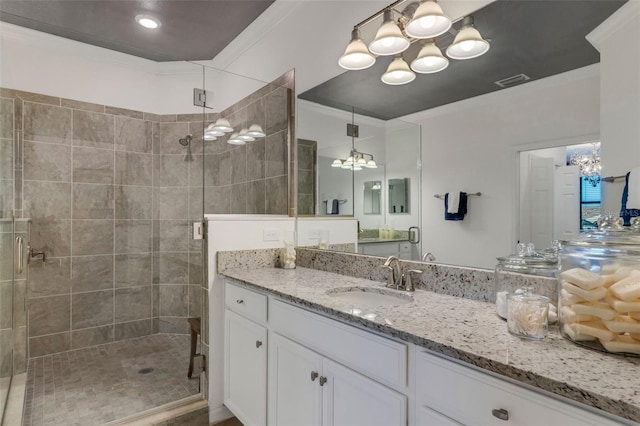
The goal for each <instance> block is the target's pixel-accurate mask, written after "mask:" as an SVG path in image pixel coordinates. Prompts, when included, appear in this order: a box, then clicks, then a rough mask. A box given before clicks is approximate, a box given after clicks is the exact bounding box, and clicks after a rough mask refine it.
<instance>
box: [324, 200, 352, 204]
mask: <svg viewBox="0 0 640 426" xmlns="http://www.w3.org/2000/svg"><path fill="white" fill-rule="evenodd" d="M328 202H329V200H324V201H323V203H325V204H326V203H328ZM346 202H347V200H338V203H340V204H344V203H346Z"/></svg>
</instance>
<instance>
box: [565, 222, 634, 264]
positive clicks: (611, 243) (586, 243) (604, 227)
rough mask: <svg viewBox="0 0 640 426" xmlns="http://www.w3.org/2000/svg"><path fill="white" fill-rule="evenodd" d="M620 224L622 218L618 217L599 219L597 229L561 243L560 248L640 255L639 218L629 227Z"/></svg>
mask: <svg viewBox="0 0 640 426" xmlns="http://www.w3.org/2000/svg"><path fill="white" fill-rule="evenodd" d="M622 223H623V221H622V218H619V217H614V216H611V215H607V216H603V217H600V218H599V219H598V229H596V230H593V231H589V232H585V233H583V234H581V235H580V236H579V237H577V238H575V239H573V240H571V241H562V242H561V243H560V246H561V247H573V248H601V249H607V250H611V251H624V252H637V253H639V254H640V217H636V218H633V220H632V221H631V226H622Z"/></svg>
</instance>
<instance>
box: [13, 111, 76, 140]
mask: <svg viewBox="0 0 640 426" xmlns="http://www.w3.org/2000/svg"><path fill="white" fill-rule="evenodd" d="M24 139H25V140H28V141H39V142H50V143H61V144H69V143H70V142H71V109H69V108H61V107H58V106H52V105H43V104H36V103H31V102H25V103H24Z"/></svg>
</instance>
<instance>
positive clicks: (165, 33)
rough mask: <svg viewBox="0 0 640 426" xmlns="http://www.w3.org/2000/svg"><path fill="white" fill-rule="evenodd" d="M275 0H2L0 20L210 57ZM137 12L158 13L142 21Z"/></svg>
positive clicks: (101, 42) (153, 51)
mask: <svg viewBox="0 0 640 426" xmlns="http://www.w3.org/2000/svg"><path fill="white" fill-rule="evenodd" d="M273 1H274V0H196V1H191V0H89V1H86V0H2V1H0V20H1V21H4V22H9V23H11V24H15V25H20V26H22V27H27V28H31V29H34V30H38V31H42V32H46V33H50V34H54V35H57V36H61V37H65V38H69V39H72V40H76V41H80V42H82V43H87V44H92V45H95V46H100V47H104V48H107V49H111V50H116V51H118V52H123V53H127V54H130V55H134V56H139V57H141V58H145V59H150V60H152V61H157V62H163V61H182V60H193V61H195V60H209V59H212V58H214V57H215V56H216V55H217V54H218V53H219V52H220V51H221V50H222V49H224V48H225V47H226V46H227V44H229V43H230V42H231V41H232V40H233V39H234V38H235V37H236V36H237V35H238V34H240V33H241V32H242V31H243V30H244V29H245V28H246V27H247V26H248V25H249V24H251V23H252V22H253V20H254V19H256V18H257V17H258V16H259V15H260V14H261V13H262V12H263V11H264V10H265V9H266V8H267V7H269V5H271V3H273ZM138 14H148V15H152V16H154V17H155V18H158V19H159V20H160V22H161V26H160V28H159V29H156V30H149V29H146V28H143V27H141V26H140V25H138V24H137V22H136V21H135V16H136V15H138Z"/></svg>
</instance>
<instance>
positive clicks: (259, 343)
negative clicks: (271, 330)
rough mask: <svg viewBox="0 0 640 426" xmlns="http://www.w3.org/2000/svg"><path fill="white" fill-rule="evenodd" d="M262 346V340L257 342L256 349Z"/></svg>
mask: <svg viewBox="0 0 640 426" xmlns="http://www.w3.org/2000/svg"><path fill="white" fill-rule="evenodd" d="M260 346H262V342H261V341H260V340H256V348H259V347H260Z"/></svg>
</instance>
